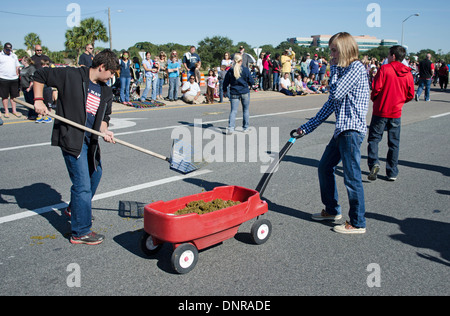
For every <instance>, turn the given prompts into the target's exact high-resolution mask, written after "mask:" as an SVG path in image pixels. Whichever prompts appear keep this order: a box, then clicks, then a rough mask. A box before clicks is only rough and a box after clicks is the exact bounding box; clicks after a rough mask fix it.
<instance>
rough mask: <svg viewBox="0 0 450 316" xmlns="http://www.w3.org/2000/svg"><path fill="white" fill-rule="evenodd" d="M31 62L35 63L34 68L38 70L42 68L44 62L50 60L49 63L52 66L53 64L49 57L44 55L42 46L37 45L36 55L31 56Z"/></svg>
mask: <svg viewBox="0 0 450 316" xmlns="http://www.w3.org/2000/svg"><path fill="white" fill-rule="evenodd" d="M31 60H32V61H33V65H34V67H35V68H36V69H40V68H42V62H41V61H42V60H48V62H49V63H50V64H52V63H53V62H52V61H51V60H50V58H49V57H48V56H47V55H44V54H43V53H42V46H41V45H36V46H35V47H34V55H33V56H31Z"/></svg>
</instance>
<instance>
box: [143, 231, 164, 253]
mask: <svg viewBox="0 0 450 316" xmlns="http://www.w3.org/2000/svg"><path fill="white" fill-rule="evenodd" d="M140 245H141V250H142V251H143V252H144V253H145V254H146V255H147V256H153V255H154V254H156V253H157V252H158V251H159V250H160V249H161V247H162V244H159V245H155V244H154V242H153V237H152V236H150V235H149V234H147V233H146V232H145V231H144V233H143V234H142V238H141V242H140Z"/></svg>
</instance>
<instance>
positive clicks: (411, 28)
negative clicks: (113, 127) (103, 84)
mask: <svg viewBox="0 0 450 316" xmlns="http://www.w3.org/2000/svg"><path fill="white" fill-rule="evenodd" d="M70 3H76V4H78V5H79V6H80V8H81V19H83V18H87V17H89V16H95V18H97V19H100V20H102V21H103V22H104V24H105V26H108V16H107V8H108V7H110V8H111V12H112V14H111V16H112V32H113V33H112V34H113V36H112V37H113V48H115V49H125V48H128V47H130V46H132V45H134V44H135V43H137V42H141V41H149V42H152V43H154V44H165V43H169V42H173V43H180V44H183V45H190V44H194V45H196V44H197V43H198V42H199V41H201V40H202V39H204V38H205V37H207V36H215V35H220V36H226V37H229V38H231V39H232V40H233V42H234V43H235V44H236V43H237V42H239V41H245V42H247V43H248V44H250V45H251V46H252V47H257V46H259V45H263V44H272V45H274V46H276V45H278V44H279V43H280V42H282V41H285V40H286V39H287V38H291V37H309V36H311V35H317V34H330V35H332V34H335V33H337V32H340V31H347V32H349V33H351V34H352V35H363V34H364V35H371V36H376V37H378V38H380V39H395V40H398V41H399V42H400V41H401V34H402V21H403V20H404V19H406V18H407V17H408V16H409V15H411V14H415V13H419V14H420V16H418V17H415V16H414V17H412V18H410V19H409V20H408V21H406V22H405V23H404V26H405V31H404V44H405V45H407V46H408V47H409V50H410V51H413V52H417V51H419V50H421V49H426V48H430V49H433V50H435V51H438V50H439V49H442V51H443V52H444V53H447V52H450V40H449V39H448V29H449V24H448V20H449V15H450V5H449V2H448V0H446V1H444V0H428V1H424V0H420V1H419V0H396V1H392V0H387V1H386V0H378V1H377V0H369V1H365V0H342V1H340V0H321V1H313V0H311V1H303V0H281V1H274V0H259V1H258V0H228V1H212V0H208V1H205V0H189V1H188V0H171V1H145V0H144V1H123V0H122V1H117V0H94V1H93V0H89V1H87V0H78V1H77V0H70V1H67V0H64V1H50V0H39V1H36V0H21V1H2V6H1V7H0V11H8V12H13V13H20V14H22V15H16V14H10V13H4V12H0V41H1V42H2V43H3V44H4V43H5V42H11V43H12V44H13V46H14V48H24V37H25V35H26V34H28V33H30V32H34V33H37V34H38V35H39V36H40V38H41V40H42V42H43V45H45V46H47V47H49V48H50V50H63V49H64V41H65V38H64V34H65V32H66V30H67V29H68V28H69V27H68V26H67V16H68V15H69V14H70V13H71V12H67V11H66V9H67V6H68V5H69V4H70ZM370 3H377V4H378V5H379V8H380V11H379V12H380V27H369V26H368V25H367V18H368V16H369V15H370V14H372V13H373V12H368V11H367V10H366V9H367V6H368V5H369V4H370ZM93 12H96V13H95V14H94V15H90V14H89V13H93ZM26 15H37V16H39V17H34V16H26ZM44 16H58V17H44ZM96 45H99V46H103V47H109V44H107V43H97V44H96Z"/></svg>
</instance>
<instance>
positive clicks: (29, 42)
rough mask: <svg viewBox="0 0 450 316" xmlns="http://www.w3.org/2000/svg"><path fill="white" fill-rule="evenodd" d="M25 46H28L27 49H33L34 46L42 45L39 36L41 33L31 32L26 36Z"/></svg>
mask: <svg viewBox="0 0 450 316" xmlns="http://www.w3.org/2000/svg"><path fill="white" fill-rule="evenodd" d="M24 40H25V46H26V47H27V50H29V51H33V49H34V46H36V45H41V44H42V41H41V39H40V38H39V35H37V34H36V33H29V34H27V35H26V36H25V38H24Z"/></svg>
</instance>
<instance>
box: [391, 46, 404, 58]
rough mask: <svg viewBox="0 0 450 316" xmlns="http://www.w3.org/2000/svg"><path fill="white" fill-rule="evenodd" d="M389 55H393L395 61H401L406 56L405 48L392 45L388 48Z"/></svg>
mask: <svg viewBox="0 0 450 316" xmlns="http://www.w3.org/2000/svg"><path fill="white" fill-rule="evenodd" d="M389 55H394V56H395V60H396V61H399V62H402V61H403V59H405V56H406V49H405V48H404V47H403V46H400V45H395V46H392V47H391V48H389Z"/></svg>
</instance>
